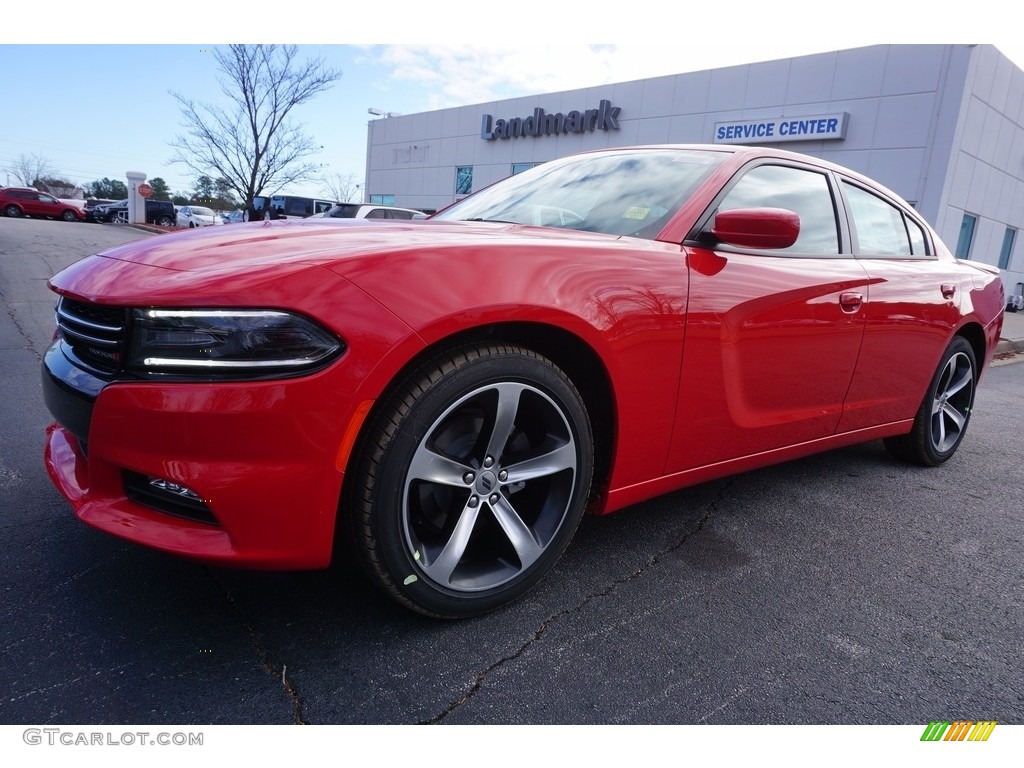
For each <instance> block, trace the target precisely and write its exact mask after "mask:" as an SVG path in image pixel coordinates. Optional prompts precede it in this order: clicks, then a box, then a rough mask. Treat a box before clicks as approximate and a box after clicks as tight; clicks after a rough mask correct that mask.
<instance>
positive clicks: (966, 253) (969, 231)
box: [956, 213, 978, 259]
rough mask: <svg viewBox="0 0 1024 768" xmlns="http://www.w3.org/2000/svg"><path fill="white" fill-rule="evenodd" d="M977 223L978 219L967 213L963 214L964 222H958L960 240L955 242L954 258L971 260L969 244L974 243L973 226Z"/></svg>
mask: <svg viewBox="0 0 1024 768" xmlns="http://www.w3.org/2000/svg"><path fill="white" fill-rule="evenodd" d="M977 223H978V217H977V216H972V215H971V214H969V213H965V214H964V220H963V221H962V222H960V238H959V239H958V240H957V241H956V257H957V258H958V259H969V258H971V243H972V242H973V241H974V225H975V224H977Z"/></svg>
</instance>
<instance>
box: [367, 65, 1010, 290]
mask: <svg viewBox="0 0 1024 768" xmlns="http://www.w3.org/2000/svg"><path fill="white" fill-rule="evenodd" d="M375 112H376V110H375ZM665 143H672V144H677V143H678V144H748V145H760V146H771V147H778V148H783V149H790V150H793V151H796V152H802V153H805V154H808V155H814V156H816V157H820V158H823V159H825V160H830V161H832V162H835V163H838V164H840V165H844V166H846V167H848V168H852V169H854V170H856V171H859V172H861V173H863V174H865V175H867V176H870V177H872V178H874V179H876V180H877V181H880V182H881V183H883V184H885V185H886V186H888V187H889V188H891V189H892V190H894V191H895V192H897V193H898V194H900V195H901V196H902V197H904V198H905V199H907V200H908V201H910V202H911V203H912V204H913V205H914V206H915V207H916V208H917V209H918V210H919V211H920V212H921V213H922V215H923V216H924V217H925V218H926V219H927V220H928V221H929V222H930V223H931V224H932V225H933V226H934V227H935V229H936V230H937V231H938V233H939V234H940V236H941V237H942V238H943V240H945V241H946V243H947V245H949V247H950V249H951V250H955V251H956V253H957V255H959V256H961V257H966V258H970V259H974V260H977V261H981V262H985V263H987V264H993V265H998V266H999V267H1000V269H1001V270H1002V275H1003V280H1004V284H1005V286H1006V289H1007V293H1010V294H1013V293H1021V292H1022V290H1024V285H1018V283H1024V252H1022V248H1024V246H1021V245H1020V244H1019V243H1018V242H1017V241H1018V240H1019V239H1020V236H1019V235H1018V232H1019V231H1020V230H1021V229H1022V228H1024V71H1021V70H1020V69H1019V68H1018V67H1017V66H1016V65H1014V64H1013V62H1011V61H1010V60H1009V59H1007V58H1006V57H1005V56H1003V55H1002V54H1001V53H1000V52H999V51H998V50H997V49H996V48H994V47H993V46H991V45H878V46H871V47H867V48H854V49H850V50H843V51H834V52H831V53H821V54H815V55H811V56H799V57H794V58H789V59H780V60H777V61H766V62H760V63H754V64H745V65H741V66H733V67H725V68H722V69H712V70H707V71H703V72H687V73H682V74H677V75H667V76H663V77H654V78H649V79H645V80H634V81H630V82H624V83H613V84H607V85H595V86H593V87H590V88H581V89H578V90H572V91H563V92H561V93H547V94H538V95H535V96H526V97H522V98H516V99H507V100H504V101H495V102H488V103H485V104H476V105H472V106H465V107H457V108H453V109H443V110H437V111H433V112H423V113H420V114H413V115H398V116H391V115H387V114H383V115H381V116H380V117H379V118H378V119H374V120H371V121H370V123H369V126H368V137H367V166H366V187H365V189H366V193H367V200H368V201H369V202H374V203H382V204H389V205H397V206H402V207H406V208H419V209H423V210H434V209H438V208H442V207H444V206H446V205H448V204H449V203H451V202H452V201H453V200H456V199H458V198H460V197H462V196H464V195H466V194H469V193H470V192H473V191H476V190H479V189H482V188H483V187H485V186H487V185H488V184H491V183H493V182H495V181H498V180H499V179H502V178H505V177H507V176H510V175H512V174H515V173H519V172H520V171H523V170H526V169H527V168H531V167H533V166H534V165H537V164H539V163H543V162H546V161H548V160H552V159H554V158H558V157H563V156H565V155H569V154H573V153H575V152H581V151H586V150H591V149H600V148H604V147H619V146H631V145H638V144H665Z"/></svg>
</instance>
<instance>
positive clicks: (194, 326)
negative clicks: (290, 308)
mask: <svg viewBox="0 0 1024 768" xmlns="http://www.w3.org/2000/svg"><path fill="white" fill-rule="evenodd" d="M343 350H344V344H343V343H342V341H341V340H340V339H339V338H338V337H337V336H335V335H334V334H332V333H330V332H329V331H327V330H326V329H324V328H322V327H320V326H319V325H317V324H316V323H314V322H313V321H312V320H309V319H308V318H305V317H302V316H301V315H296V314H292V313H291V312H281V311H278V310H256V309H136V310H133V311H132V333H131V344H130V352H129V356H128V365H127V367H128V369H129V370H133V371H135V372H144V373H166V374H178V375H191V376H194V375H196V374H199V375H206V376H215V377H218V378H220V377H230V378H239V377H250V376H263V375H271V374H281V373H285V374H287V373H302V372H306V371H309V370H312V369H314V368H318V367H320V366H321V365H323V364H325V363H327V362H328V361H330V360H331V359H333V358H334V357H336V356H337V355H338V354H340V353H341V352H342V351H343Z"/></svg>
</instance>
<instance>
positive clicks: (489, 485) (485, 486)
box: [476, 471, 498, 494]
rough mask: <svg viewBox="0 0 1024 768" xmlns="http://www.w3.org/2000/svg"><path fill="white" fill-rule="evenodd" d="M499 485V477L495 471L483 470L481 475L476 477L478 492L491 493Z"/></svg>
mask: <svg viewBox="0 0 1024 768" xmlns="http://www.w3.org/2000/svg"><path fill="white" fill-rule="evenodd" d="M497 485H498V478H497V477H496V476H495V474H494V473H493V472H490V471H487V472H481V473H480V477H478V478H477V479H476V490H477V493H482V494H486V493H490V492H491V491H493V490H494V488H495V487H496V486H497Z"/></svg>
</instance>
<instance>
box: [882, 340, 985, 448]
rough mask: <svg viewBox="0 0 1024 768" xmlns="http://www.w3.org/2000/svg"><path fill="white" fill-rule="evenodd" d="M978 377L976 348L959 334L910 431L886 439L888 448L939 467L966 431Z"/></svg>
mask: <svg viewBox="0 0 1024 768" xmlns="http://www.w3.org/2000/svg"><path fill="white" fill-rule="evenodd" d="M977 380H978V366H977V362H976V360H975V358H974V350H973V349H972V348H971V345H970V344H969V343H968V342H967V340H966V339H965V338H963V337H962V336H957V337H956V338H954V339H953V341H952V342H950V344H949V346H948V347H947V348H946V351H945V353H944V354H943V356H942V360H941V362H940V363H939V367H938V370H936V371H935V375H934V376H933V377H932V380H931V383H930V384H929V385H928V392H927V393H926V394H925V396H924V401H923V402H922V403H921V407H920V408H919V409H918V411H917V415H916V416H915V418H914V426H913V428H912V429H911V430H910V433H909V434H907V435H899V436H897V437H889V438H886V439H885V441H884V442H885V447H886V448H887V449H888V450H889V452H890V453H892V454H893V455H894V456H896V457H897V458H899V459H903V460H905V461H911V462H914V463H916V464H924V465H925V466H929V467H936V466H938V465H939V464H942V463H943V462H945V461H946V460H947V459H949V458H950V457H951V456H952V455H953V454H954V453H956V450H957V448H959V447H960V443H961V442H962V441H963V439H964V434H966V432H967V425H968V423H969V422H970V420H971V409H972V408H973V407H974V388H975V385H976V384H977Z"/></svg>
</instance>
